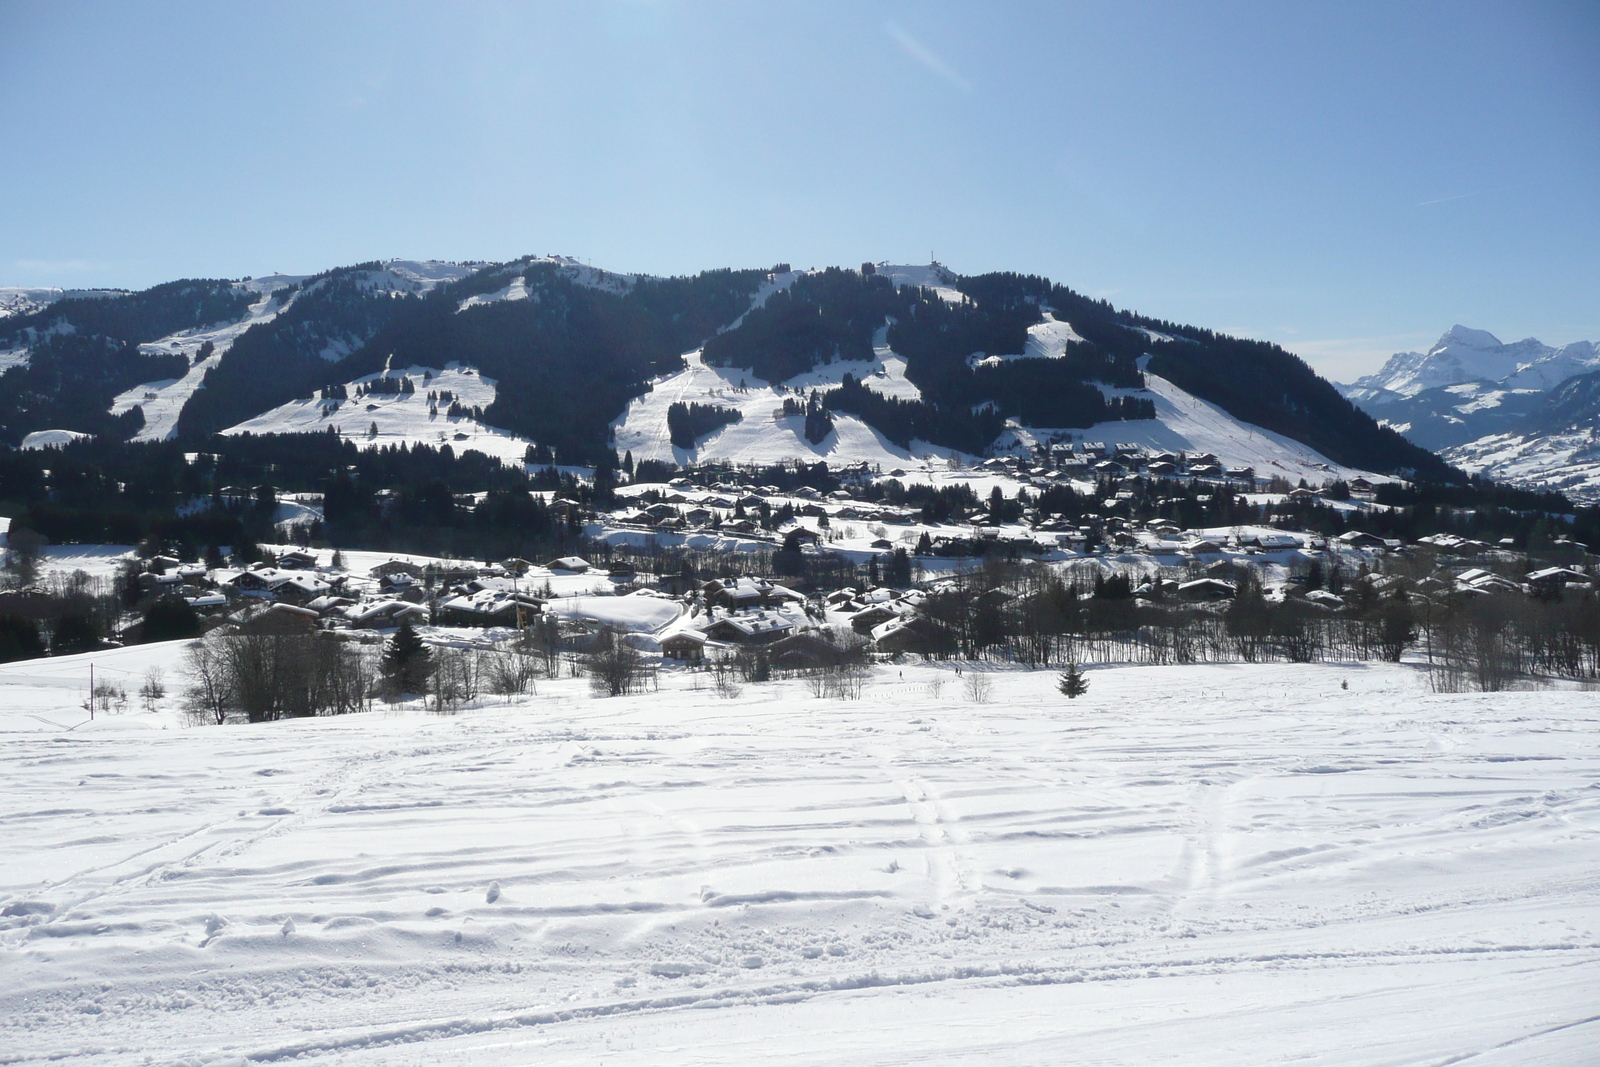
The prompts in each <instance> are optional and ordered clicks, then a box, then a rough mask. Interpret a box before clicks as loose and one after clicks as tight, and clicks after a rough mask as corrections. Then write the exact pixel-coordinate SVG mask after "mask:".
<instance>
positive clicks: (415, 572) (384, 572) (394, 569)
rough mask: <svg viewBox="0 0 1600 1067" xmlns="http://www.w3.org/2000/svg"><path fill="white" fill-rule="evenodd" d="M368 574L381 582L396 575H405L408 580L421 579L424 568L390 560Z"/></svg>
mask: <svg viewBox="0 0 1600 1067" xmlns="http://www.w3.org/2000/svg"><path fill="white" fill-rule="evenodd" d="M367 573H368V574H370V575H372V577H374V578H377V579H380V580H381V579H384V578H388V577H391V576H393V575H396V574H404V575H406V576H407V577H408V578H421V577H422V568H421V567H420V566H418V565H417V564H415V563H411V562H409V561H407V560H403V559H390V560H385V561H384V562H382V563H380V564H378V565H377V566H376V567H374V568H372V570H370V571H368V572H367Z"/></svg>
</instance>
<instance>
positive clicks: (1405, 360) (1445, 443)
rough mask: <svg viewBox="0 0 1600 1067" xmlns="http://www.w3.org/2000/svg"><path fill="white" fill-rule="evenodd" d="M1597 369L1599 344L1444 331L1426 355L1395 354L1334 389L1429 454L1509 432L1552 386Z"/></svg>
mask: <svg viewBox="0 0 1600 1067" xmlns="http://www.w3.org/2000/svg"><path fill="white" fill-rule="evenodd" d="M1596 369H1600V345H1596V344H1595V343H1594V342H1591V341H1578V342H1576V343H1574V344H1570V345H1566V346H1564V347H1562V348H1551V347H1550V346H1549V345H1545V344H1542V343H1540V342H1539V341H1538V340H1536V339H1534V338H1531V337H1530V338H1527V339H1525V340H1522V341H1518V342H1516V343H1514V344H1502V343H1501V342H1500V340H1499V339H1498V338H1497V337H1495V336H1494V335H1493V334H1491V333H1488V332H1486V331H1484V330H1473V329H1468V328H1467V327H1465V326H1459V325H1457V326H1452V327H1451V328H1450V329H1449V330H1447V331H1445V333H1444V335H1443V336H1441V337H1440V338H1439V340H1438V342H1437V343H1436V344H1435V345H1434V346H1433V347H1432V348H1430V349H1429V350H1428V351H1427V352H1398V353H1396V354H1395V355H1393V356H1391V357H1390V358H1389V360H1388V362H1387V363H1385V364H1384V365H1383V369H1382V370H1379V371H1378V372H1377V373H1376V374H1369V375H1367V376H1366V377H1364V378H1360V379H1357V380H1356V381H1355V382H1353V383H1352V384H1350V385H1344V386H1340V387H1339V389H1340V392H1342V393H1343V394H1344V395H1345V396H1346V397H1348V398H1349V399H1350V400H1351V401H1353V402H1354V403H1355V404H1356V405H1357V406H1358V407H1360V408H1361V409H1362V410H1363V411H1365V412H1367V413H1368V414H1369V415H1371V416H1372V417H1373V418H1376V419H1378V420H1379V421H1381V422H1383V423H1384V424H1385V425H1387V426H1391V427H1393V428H1394V429H1395V430H1398V431H1399V432H1400V433H1402V434H1404V435H1405V436H1406V437H1407V438H1408V439H1410V440H1411V441H1413V442H1415V443H1416V444H1419V445H1421V446H1422V447H1423V448H1426V449H1429V450H1432V451H1436V452H1437V451H1441V450H1444V449H1449V448H1454V447H1457V446H1460V445H1464V444H1466V443H1467V442H1469V441H1474V440H1477V439H1479V438H1482V437H1488V436H1495V435H1500V434H1505V433H1510V432H1513V428H1514V427H1515V426H1516V425H1517V424H1518V423H1520V422H1521V421H1522V420H1523V419H1525V418H1526V417H1528V416H1529V415H1530V414H1531V413H1533V412H1534V411H1536V410H1537V409H1538V408H1539V407H1540V405H1541V403H1542V402H1543V400H1544V398H1545V396H1546V394H1547V393H1548V392H1549V391H1550V390H1551V389H1553V388H1555V387H1556V386H1557V385H1559V384H1560V383H1562V382H1564V381H1566V380H1567V379H1569V378H1571V377H1573V376H1574V375H1578V374H1583V373H1586V372H1588V371H1593V370H1596Z"/></svg>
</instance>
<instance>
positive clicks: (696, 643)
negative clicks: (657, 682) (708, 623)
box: [661, 630, 706, 663]
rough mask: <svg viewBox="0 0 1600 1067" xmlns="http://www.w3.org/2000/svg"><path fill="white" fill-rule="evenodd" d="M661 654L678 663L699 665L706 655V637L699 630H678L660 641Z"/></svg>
mask: <svg viewBox="0 0 1600 1067" xmlns="http://www.w3.org/2000/svg"><path fill="white" fill-rule="evenodd" d="M661 654H662V655H663V656H665V657H666V658H667V659H673V660H677V661H679V662H680V663H699V662H700V661H701V660H703V659H705V655H706V635H705V634H703V633H701V632H700V631H699V630H679V631H678V632H677V633H675V634H668V635H667V636H666V637H663V638H662V639H661Z"/></svg>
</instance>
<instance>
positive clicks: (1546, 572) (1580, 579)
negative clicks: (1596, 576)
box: [1525, 567, 1590, 592]
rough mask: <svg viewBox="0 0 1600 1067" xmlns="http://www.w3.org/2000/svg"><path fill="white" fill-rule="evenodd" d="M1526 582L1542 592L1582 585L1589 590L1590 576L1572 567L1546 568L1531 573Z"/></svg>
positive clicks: (1526, 577)
mask: <svg viewBox="0 0 1600 1067" xmlns="http://www.w3.org/2000/svg"><path fill="white" fill-rule="evenodd" d="M1525 580H1526V581H1527V583H1528V584H1529V585H1531V586H1533V587H1534V588H1535V589H1537V590H1540V591H1541V592H1549V591H1551V590H1555V589H1561V588H1563V587H1565V586H1571V585H1581V586H1584V587H1585V588H1587V587H1588V586H1589V585H1590V581H1589V576H1588V575H1587V574H1585V573H1583V572H1582V571H1579V570H1573V569H1572V568H1571V567H1545V568H1542V569H1541V570H1536V571H1529V572H1528V574H1527V575H1526V576H1525Z"/></svg>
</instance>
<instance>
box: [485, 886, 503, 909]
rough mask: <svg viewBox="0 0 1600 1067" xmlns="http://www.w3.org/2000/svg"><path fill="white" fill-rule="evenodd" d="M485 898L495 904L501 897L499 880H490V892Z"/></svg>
mask: <svg viewBox="0 0 1600 1067" xmlns="http://www.w3.org/2000/svg"><path fill="white" fill-rule="evenodd" d="M484 899H485V900H487V901H488V902H489V903H490V904H493V903H494V902H495V901H497V900H499V899H500V883H499V882H490V883H489V893H488V895H487V896H485V897H484Z"/></svg>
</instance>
